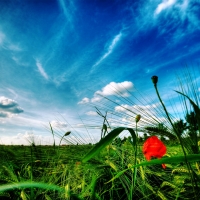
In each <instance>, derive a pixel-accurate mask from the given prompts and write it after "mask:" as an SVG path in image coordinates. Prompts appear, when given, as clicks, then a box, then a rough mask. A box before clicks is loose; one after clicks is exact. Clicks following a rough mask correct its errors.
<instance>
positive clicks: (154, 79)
mask: <svg viewBox="0 0 200 200" xmlns="http://www.w3.org/2000/svg"><path fill="white" fill-rule="evenodd" d="M151 80H152V82H153V84H154V85H156V84H157V82H158V77H157V76H152V77H151Z"/></svg>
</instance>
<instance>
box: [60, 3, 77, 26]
mask: <svg viewBox="0 0 200 200" xmlns="http://www.w3.org/2000/svg"><path fill="white" fill-rule="evenodd" d="M58 3H59V5H60V7H61V9H62V10H63V13H64V15H65V17H66V19H67V21H68V22H69V24H70V26H71V28H74V27H73V15H74V12H75V10H76V8H75V6H74V3H73V1H71V0H67V1H65V0H58ZM66 4H67V5H66Z"/></svg>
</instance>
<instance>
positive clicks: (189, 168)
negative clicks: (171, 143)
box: [152, 77, 198, 199]
mask: <svg viewBox="0 0 200 200" xmlns="http://www.w3.org/2000/svg"><path fill="white" fill-rule="evenodd" d="M152 78H153V77H152ZM152 80H153V79H152ZM153 83H154V87H155V90H156V94H157V96H158V99H159V100H160V103H161V104H162V106H163V108H164V111H165V114H166V116H167V119H168V120H169V122H170V124H171V126H172V128H173V130H174V132H175V133H176V136H177V138H178V140H179V142H180V145H181V148H182V150H183V154H184V158H185V163H186V165H187V168H188V171H189V173H190V175H191V182H192V186H193V191H194V194H195V198H196V199H197V197H196V192H195V189H194V183H195V186H196V188H198V186H197V183H196V181H195V179H194V176H193V170H192V167H191V165H190V163H189V162H188V160H187V157H186V152H185V148H184V146H183V142H182V140H181V137H180V135H179V134H178V131H177V129H176V128H175V126H174V124H173V123H172V121H171V119H170V117H169V113H168V111H167V109H166V107H165V105H164V103H163V101H162V99H161V97H160V94H159V92H158V88H157V81H156V82H153Z"/></svg>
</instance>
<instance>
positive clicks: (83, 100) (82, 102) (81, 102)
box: [78, 97, 90, 104]
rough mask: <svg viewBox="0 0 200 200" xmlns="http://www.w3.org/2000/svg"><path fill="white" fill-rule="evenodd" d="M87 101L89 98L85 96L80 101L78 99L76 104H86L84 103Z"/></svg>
mask: <svg viewBox="0 0 200 200" xmlns="http://www.w3.org/2000/svg"><path fill="white" fill-rule="evenodd" d="M89 102H90V99H89V98H87V97H85V98H83V99H82V100H81V101H79V102H78V104H86V103H89Z"/></svg>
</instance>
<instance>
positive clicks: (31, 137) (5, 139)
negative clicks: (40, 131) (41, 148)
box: [0, 131, 60, 145]
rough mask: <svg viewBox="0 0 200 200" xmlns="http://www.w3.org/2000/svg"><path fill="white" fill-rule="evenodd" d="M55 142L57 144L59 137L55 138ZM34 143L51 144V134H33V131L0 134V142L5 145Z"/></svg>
mask: <svg viewBox="0 0 200 200" xmlns="http://www.w3.org/2000/svg"><path fill="white" fill-rule="evenodd" d="M55 140H56V144H59V141H60V139H59V138H55ZM33 142H34V144H36V145H41V144H42V145H46V144H47V145H52V144H53V142H54V141H53V138H52V136H44V135H35V134H34V133H33V132H27V131H26V132H25V133H18V134H16V135H14V136H2V137H0V143H1V144H5V145H11V144H12V145H21V144H23V145H30V144H31V143H33Z"/></svg>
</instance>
